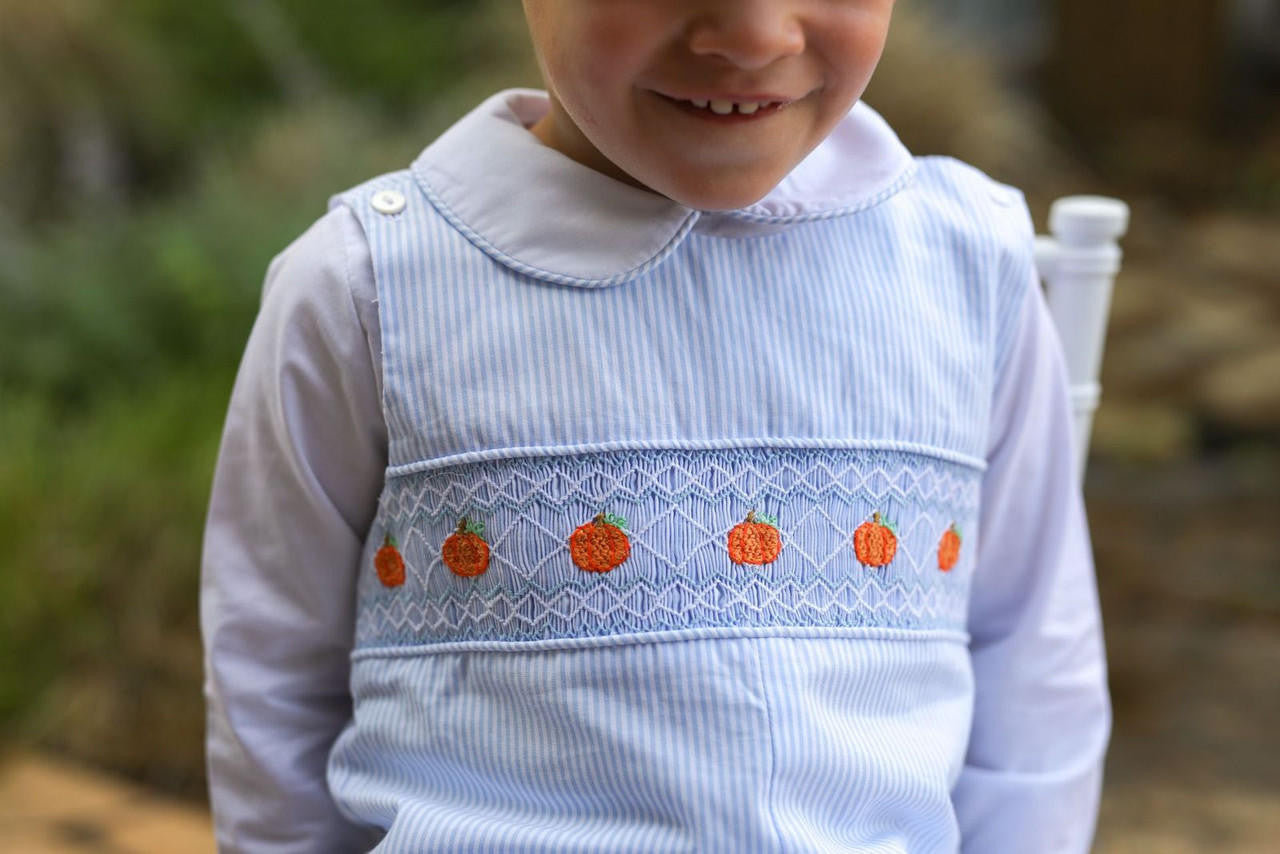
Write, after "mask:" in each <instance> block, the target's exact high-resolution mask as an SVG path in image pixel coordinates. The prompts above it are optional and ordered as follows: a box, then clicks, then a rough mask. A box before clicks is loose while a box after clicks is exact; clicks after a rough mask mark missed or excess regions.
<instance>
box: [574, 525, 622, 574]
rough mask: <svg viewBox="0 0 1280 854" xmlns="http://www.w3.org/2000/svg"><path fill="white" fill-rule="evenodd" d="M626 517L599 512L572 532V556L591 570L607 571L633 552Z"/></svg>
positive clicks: (582, 565) (575, 561)
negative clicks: (626, 530)
mask: <svg viewBox="0 0 1280 854" xmlns="http://www.w3.org/2000/svg"><path fill="white" fill-rule="evenodd" d="M626 526H627V520H626V519H623V518H622V517H621V516H615V515H613V514H612V513H608V514H606V513H597V514H596V516H595V518H594V519H592V520H591V521H590V522H586V523H584V524H581V525H579V526H578V527H577V528H575V529H574V531H573V533H572V534H570V535H569V555H570V557H572V558H573V562H574V563H575V564H577V565H578V566H579V567H581V568H582V569H585V570H587V571H588V572H608V571H609V570H611V569H613V568H614V567H616V566H618V565H619V564H620V563H622V562H623V561H624V560H626V559H627V555H629V554H631V541H630V540H629V539H627V535H626V532H625V530H624V529H625V528H626Z"/></svg>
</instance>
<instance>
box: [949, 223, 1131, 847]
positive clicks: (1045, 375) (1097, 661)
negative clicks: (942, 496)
mask: <svg viewBox="0 0 1280 854" xmlns="http://www.w3.org/2000/svg"><path fill="white" fill-rule="evenodd" d="M1019 208H1020V209H1021V210H1022V211H1024V212H1025V204H1024V203H1021V201H1020V200H1019ZM1025 232H1026V233H1025V237H1026V247H1025V252H1023V253H1019V254H1018V256H1017V257H1016V258H1015V259H1014V260H1013V262H1012V269H1011V270H1010V271H1009V272H1010V274H1011V276H1012V277H1013V278H1014V280H1016V281H1019V282H1020V287H1019V289H1018V291H1017V292H1016V293H1017V295H1019V296H1018V299H1017V300H1016V301H1014V303H1013V304H1014V305H1017V306H1019V310H1017V311H1015V312H1013V313H1012V315H1010V317H1011V318H1012V319H1013V322H1014V324H1015V325H1013V326H1012V327H1011V328H1010V329H1009V334H1008V336H1007V338H1008V339H1009V344H1010V346H1009V347H1008V348H1007V356H1006V358H1005V359H1004V362H1003V368H1002V369H1001V371H1000V374H999V379H998V381H997V386H996V392H995V398H994V401H993V410H992V411H993V420H992V433H991V436H990V439H989V443H988V445H989V450H988V454H987V461H988V469H987V472H986V473H985V477H984V480H983V487H982V515H981V519H980V529H979V531H978V556H977V567H976V569H975V572H974V579H973V590H972V594H971V600H970V608H969V630H970V637H971V641H970V651H971V654H972V658H973V669H974V679H975V683H976V693H977V696H976V701H975V707H974V718H973V726H972V732H971V736H970V742H969V748H968V754H967V756H966V759H965V765H964V768H963V770H962V772H961V775H960V779H959V781H958V783H957V784H956V787H955V789H954V791H953V793H952V798H953V801H954V803H955V807H956V811H957V815H958V817H959V822H960V830H961V839H962V846H963V850H964V851H965V852H990V851H1034V852H1037V854H1064V853H1065V852H1073V854H1074V853H1075V852H1086V851H1088V850H1089V846H1090V844H1091V840H1092V837H1093V831H1094V825H1095V821H1096V817H1097V809H1098V803H1099V796H1100V787H1101V782H1102V770H1103V759H1104V756H1105V753H1106V748H1107V743H1108V740H1109V738H1110V730H1111V706H1110V700H1109V696H1108V692H1107V673H1106V659H1105V657H1104V650H1103V636H1102V628H1101V617H1100V609H1099V604H1098V598H1097V590H1096V579H1095V577H1094V566H1093V556H1092V549H1091V544H1090V538H1089V530H1088V523H1087V521H1086V517H1085V510H1084V501H1083V497H1082V494H1081V490H1080V487H1079V484H1078V482H1077V480H1076V475H1075V471H1076V466H1075V458H1076V455H1075V453H1074V451H1073V446H1072V412H1071V403H1070V397H1069V390H1068V389H1069V386H1068V379H1067V373H1066V363H1065V358H1064V356H1063V354H1062V351H1061V343H1060V339H1059V338H1058V336H1057V332H1056V330H1055V327H1054V325H1053V321H1052V318H1051V316H1050V315H1049V312H1048V306H1047V304H1046V302H1045V299H1044V296H1043V294H1042V293H1041V291H1040V287H1039V280H1038V277H1037V276H1036V272H1035V267H1034V261H1033V255H1032V245H1033V244H1032V233H1031V224H1030V218H1029V216H1027V217H1025Z"/></svg>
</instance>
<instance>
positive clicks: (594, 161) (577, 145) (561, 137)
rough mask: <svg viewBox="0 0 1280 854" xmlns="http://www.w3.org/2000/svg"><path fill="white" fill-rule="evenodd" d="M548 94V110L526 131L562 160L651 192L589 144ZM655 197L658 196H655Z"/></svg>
mask: <svg viewBox="0 0 1280 854" xmlns="http://www.w3.org/2000/svg"><path fill="white" fill-rule="evenodd" d="M548 95H549V96H550V98H551V109H549V110H547V112H546V114H545V115H544V116H543V117H542V118H540V119H538V121H536V122H534V123H533V125H531V126H530V127H529V128H528V130H529V132H530V133H532V134H533V135H534V136H536V137H537V138H538V140H539V141H540V142H541V143H542V144H543V145H545V146H547V147H548V148H553V149H555V150H556V151H558V152H560V153H561V154H563V155H564V156H565V157H568V158H569V159H571V160H575V161H577V162H578V163H581V164H582V165H583V166H586V167H587V168H589V169H594V170H595V171H597V172H600V173H602V174H604V175H608V176H609V177H610V178H613V179H615V180H618V181H621V182H622V183H624V184H629V185H630V186H632V187H636V188H637V189H640V190H644V191H645V192H648V193H653V192H654V191H653V190H652V189H650V188H649V187H646V186H645V185H644V184H641V183H640V182H639V181H637V180H636V179H635V178H632V177H631V176H630V175H628V174H627V173H626V172H624V171H622V170H621V169H619V168H618V167H617V166H616V165H615V164H614V163H613V161H611V160H609V158H607V157H605V156H604V155H603V154H601V153H600V150H599V149H598V148H596V147H595V146H594V145H592V144H591V141H590V140H588V139H587V138H586V136H585V135H584V134H583V133H582V131H581V130H579V129H578V126H577V125H575V124H574V123H573V120H572V119H570V118H569V115H568V114H567V113H566V112H565V111H564V108H562V107H561V106H560V102H559V101H558V100H557V99H556V97H555V96H554V95H550V93H548ZM655 195H658V194H656V193H655Z"/></svg>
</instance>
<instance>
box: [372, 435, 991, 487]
mask: <svg viewBox="0 0 1280 854" xmlns="http://www.w3.org/2000/svg"><path fill="white" fill-rule="evenodd" d="M736 448H743V449H746V448H790V449H794V450H802V451H803V450H816V449H835V450H850V451H859V450H864V451H898V452H903V453H913V454H920V455H922V456H927V457H933V458H935V459H939V460H942V461H944V462H949V463H959V464H961V465H964V466H968V467H969V468H971V469H974V470H976V471H979V472H983V471H986V469H987V461H986V460H984V459H982V458H981V457H974V456H970V455H969V454H964V453H960V452H957V451H949V450H947V449H945V448H938V447H936V446H933V445H926V444H923V443H920V442H901V441H897V440H892V439H887V440H874V439H873V440H859V439H849V440H845V439H785V438H775V437H769V438H764V439H741V440H732V439H731V440H727V441H725V440H714V439H657V440H643V439H642V440H633V439H624V440H619V441H614V442H587V443H582V444H577V445H526V446H523V447H506V448H490V449H488V450H483V451H463V452H461V453H457V454H449V455H447V456H443V457H435V458H433V459H429V460H418V461H417V462H412V463H398V464H396V465H393V466H388V467H387V470H386V476H387V478H389V479H390V478H395V477H403V476H405V475H411V474H417V473H419V472H423V471H429V470H431V469H437V468H446V467H448V466H453V465H459V464H461V463H476V462H483V461H486V460H504V459H520V458H526V457H559V456H574V455H577V454H596V453H614V452H617V451H659V450H680V451H699V450H719V449H736Z"/></svg>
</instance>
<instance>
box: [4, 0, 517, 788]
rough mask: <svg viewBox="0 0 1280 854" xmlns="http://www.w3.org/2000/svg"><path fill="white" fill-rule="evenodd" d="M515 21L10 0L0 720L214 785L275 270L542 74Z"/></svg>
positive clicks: (294, 2)
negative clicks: (207, 659)
mask: <svg viewBox="0 0 1280 854" xmlns="http://www.w3.org/2000/svg"><path fill="white" fill-rule="evenodd" d="M357 9H358V11H359V14H358V15H355V16H352V12H353V10H357ZM518 14H519V6H518V4H513V3H510V2H503V0H492V2H467V3H464V2H440V0H438V2H434V3H432V2H421V0H416V2H409V0H377V2H366V3H363V4H359V5H358V6H353V5H352V4H349V3H336V2H331V0H309V2H303V0H280V2H275V3H272V2H262V0H248V2H235V0H229V2H223V3H212V4H175V3H172V2H170V0H131V2H130V3H124V4H117V3H106V2H88V0H0V118H3V117H5V116H8V117H16V118H17V121H2V120H0V201H3V207H0V259H2V263H0V538H3V542H4V544H5V547H4V549H3V550H0V601H3V602H4V603H5V607H4V608H2V609H0V732H3V733H5V734H7V736H8V737H10V738H12V737H20V738H25V739H34V740H37V741H39V742H40V743H42V744H44V745H46V746H54V747H60V748H63V749H66V750H68V751H70V752H73V753H75V754H76V755H78V756H81V757H83V758H88V759H91V760H96V761H98V762H101V763H103V764H106V765H109V766H110V767H113V768H115V769H117V770H122V771H126V772H129V773H131V774H133V775H134V776H135V777H138V778H141V779H144V780H149V781H151V782H156V783H160V784H162V785H165V786H166V787H168V788H170V789H173V790H176V791H181V792H185V793H188V794H193V795H198V794H199V793H200V792H201V791H202V788H203V785H204V776H203V739H202V736H203V729H204V715H203V700H202V697H201V694H200V680H201V676H202V673H201V661H200V638H199V632H198V621H197V620H198V618H197V588H198V573H199V554H200V546H201V536H202V528H203V523H204V514H205V508H206V503H207V500H208V490H209V484H210V478H211V476H212V470H213V465H214V460H215V458H216V453H217V444H218V439H219V436H220V433H221V429H222V420H223V417H224V415H225V410H226V404H227V400H228V396H229V394H230V389H231V385H232V382H233V380H234V376H235V371H236V369H237V366H238V363H239V358H240V354H241V352H242V349H243V347H244V344H245V341H246V339H247V337H248V334H249V329H250V326H251V325H252V322H253V318H254V314H255V311H256V308H257V305H258V300H259V295H260V290H261V284H262V279H263V276H264V274H265V272H266V269H267V265H268V263H269V262H270V260H271V258H272V257H273V256H274V255H275V254H276V253H278V252H280V251H281V250H282V249H284V248H285V246H286V245H288V243H289V242H290V241H292V240H293V239H294V238H296V237H297V236H298V235H299V234H300V233H301V232H302V231H303V230H304V229H306V228H307V227H308V226H309V225H310V224H311V223H312V222H313V221H314V220H315V219H316V218H318V217H319V216H320V215H322V214H323V212H324V210H325V203H326V200H327V198H328V196H329V195H330V194H332V193H334V192H338V191H340V190H342V189H345V188H346V187H349V186H352V185H353V184H355V183H358V182H360V181H363V180H365V179H367V178H369V177H372V176H373V175H376V174H379V173H380V172H384V171H387V170H390V169H397V168H401V167H403V166H405V165H407V163H408V162H409V161H410V160H411V159H412V157H413V155H414V154H416V153H417V151H418V150H420V149H421V147H422V146H423V145H425V144H427V143H428V142H430V140H431V139H432V138H434V136H435V135H436V134H437V133H438V132H439V131H440V130H442V129H443V128H444V127H445V126H446V125H447V124H448V123H449V122H451V121H452V120H453V119H455V118H456V117H457V116H459V115H460V114H461V113H462V112H464V111H465V110H467V109H469V108H470V107H471V106H473V105H474V103H475V101H476V100H477V99H478V97H480V96H481V95H483V94H487V93H488V92H490V91H493V90H494V89H496V88H499V87H501V86H508V85H536V84H537V80H536V76H534V73H533V66H532V64H531V59H530V56H529V54H528V51H527V49H526V47H525V46H524V45H523V44H522V42H521V40H520V31H519V29H518V26H519V25H520V21H519V19H518ZM50 69H53V72H52V73H50ZM78 114H87V115H90V116H91V117H93V118H92V121H90V122H89V123H88V124H85V123H84V122H80V123H77V121H73V120H71V119H70V118H68V117H74V116H76V115H78ZM78 135H88V136H89V137H91V138H92V139H96V140H97V142H96V143H95V145H97V146H98V147H97V148H95V149H91V150H90V151H89V153H90V154H92V153H93V151H99V152H100V151H101V149H102V147H103V146H105V147H106V149H107V150H108V151H109V152H114V154H110V155H109V156H107V157H106V158H105V160H104V161H103V162H104V163H105V164H107V165H106V167H104V173H105V176H99V179H100V180H99V179H94V180H89V181H87V182H86V181H85V180H84V176H83V175H80V176H79V177H77V174H78V173H77V170H82V169H83V168H84V167H85V164H84V163H83V162H81V160H82V159H83V158H81V155H83V154H84V151H83V150H81V149H78V148H77V147H76V146H77V145H78V144H79V143H78V142H77V140H78V139H79V136H78ZM72 155H74V156H72ZM88 159H89V160H92V157H90V158H88ZM112 163H116V164H119V163H124V164H125V168H124V169H123V170H122V171H114V172H113V171H112V168H110V167H111V164H112ZM90 165H92V164H90ZM99 165H101V164H99ZM95 180H96V183H95ZM112 181H119V182H122V186H121V187H117V188H114V189H113V188H112V186H111V182H112Z"/></svg>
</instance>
